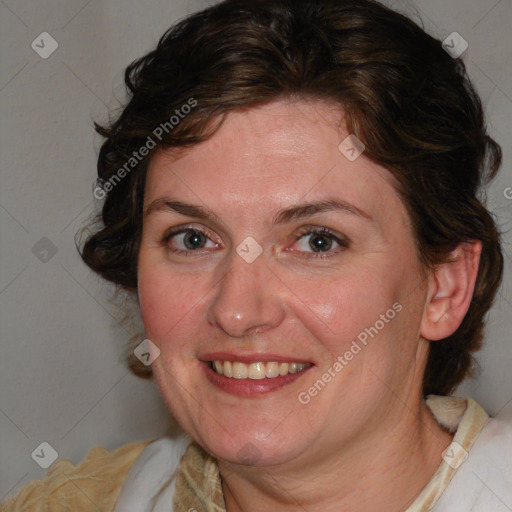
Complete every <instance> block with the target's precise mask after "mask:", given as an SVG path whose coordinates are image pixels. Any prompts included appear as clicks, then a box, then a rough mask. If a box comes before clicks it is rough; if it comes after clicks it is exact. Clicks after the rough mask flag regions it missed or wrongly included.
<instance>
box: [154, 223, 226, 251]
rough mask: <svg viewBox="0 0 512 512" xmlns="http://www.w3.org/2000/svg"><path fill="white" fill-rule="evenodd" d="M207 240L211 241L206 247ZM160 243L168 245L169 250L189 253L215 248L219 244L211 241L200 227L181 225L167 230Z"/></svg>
mask: <svg viewBox="0 0 512 512" xmlns="http://www.w3.org/2000/svg"><path fill="white" fill-rule="evenodd" d="M208 241H210V242H211V244H210V246H209V247H208V245H207V244H208ZM162 243H163V244H164V245H166V246H170V250H171V251H172V252H174V253H176V254H183V255H187V256H188V255H190V254H191V253H192V252H195V251H201V250H203V249H207V248H216V247H218V246H219V244H217V243H215V242H213V241H212V240H211V239H210V237H209V236H208V235H207V234H206V233H205V232H204V231H202V230H201V229H198V228H190V227H182V228H176V229H173V230H171V231H168V232H167V233H166V234H165V236H164V238H163V240H162Z"/></svg>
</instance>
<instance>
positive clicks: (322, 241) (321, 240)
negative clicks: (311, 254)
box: [310, 235, 332, 252]
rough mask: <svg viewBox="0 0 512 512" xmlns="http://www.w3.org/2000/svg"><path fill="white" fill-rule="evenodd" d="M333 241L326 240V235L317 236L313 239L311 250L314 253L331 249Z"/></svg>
mask: <svg viewBox="0 0 512 512" xmlns="http://www.w3.org/2000/svg"><path fill="white" fill-rule="evenodd" d="M331 244H332V242H331V240H330V239H328V238H326V237H325V236H324V235H317V236H314V237H312V238H311V244H310V245H311V248H312V249H313V251H315V252H318V251H320V250H322V249H325V248H327V249H329V248H330V247H331Z"/></svg>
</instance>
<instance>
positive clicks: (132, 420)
mask: <svg viewBox="0 0 512 512" xmlns="http://www.w3.org/2000/svg"><path fill="white" fill-rule="evenodd" d="M392 5H394V6H395V7H397V8H399V9H401V10H403V11H405V12H409V13H414V12H416V13H417V14H419V15H420V16H421V18H422V19H423V21H424V24H425V28H426V29H427V30H428V31H429V32H430V33H432V34H433V35H435V36H436V37H439V38H441V39H444V38H445V37H447V36H448V35H449V34H451V33H452V32H458V33H460V34H461V35H462V36H463V37H464V39H466V40H467V41H468V43H469V48H468V50H467V52H466V54H465V57H464V60H465V62H466V63H467V66H468V69H469V74H470V76H471V78H472V79H473V80H474V83H475V84H476V86H477V89H478V90H479V92H480V94H481V96H482V98H483V101H484V104H485V107H486V111H487V115H488V124H489V130H490V133H491V135H492V136H493V137H495V138H496V139H497V141H498V142H499V143H500V144H501V145H502V148H503V151H504V164H503V168H502V173H501V175H500V177H499V178H498V179H497V180H496V181H495V182H494V183H493V185H492V187H491V189H490V192H489V195H488V204H489V207H490V208H491V210H492V211H493V212H494V213H495V215H496V217H497V219H498V222H499V225H500V226H501V229H502V230H503V231H504V232H505V235H504V250H505V251H506V275H505V282H504V284H503V287H502V289H501V291H500V293H499V295H498V298H497V301H496V304H495V306H494V308H493V309H492V311H491V313H490V315H489V324H488V329H487V341H486V345H485V348H484V349H483V351H482V352H481V353H480V355H479V361H480V363H481V367H482V372H481V374H480V376H479V378H478V379H476V380H474V381H468V382H467V383H465V384H463V386H462V387H461V388H460V389H459V394H461V395H464V396H471V397H473V398H475V399H476V400H477V401H478V402H479V403H480V404H481V405H483V406H484V407H485V408H486V409H487V411H488V412H489V413H491V414H496V413H498V412H499V411H500V410H502V409H503V408H504V407H505V405H506V404H508V403H510V400H511V399H512V372H511V371H510V365H511V363H512V344H511V342H510V341H511V334H510V333H511V316H512V272H511V246H510V243H511V235H510V233H507V230H508V231H510V229H511V228H512V220H511V213H512V188H509V187H512V169H511V167H512V149H511V148H512V136H511V134H512V99H511V98H512V55H511V49H512V30H511V28H512V0H501V1H497V0H492V1H489V0H458V1H451V2H446V1H444V0H417V1H416V2H415V3H413V2H405V1H402V2H394V3H393V4H392ZM206 6H207V3H206V2H200V1H186V0H180V1H177V0H165V1H164V0H153V1H151V2H147V1H146V2H144V1H139V0H137V1H136V0H104V1H100V0H90V1H87V0H66V1H64V0H40V1H38V2H35V1H29V0H5V1H3V2H2V3H0V30H1V31H0V37H1V40H0V52H1V68H0V69H1V71H0V72H1V74H0V109H1V110H0V112H1V132H0V144H1V146H0V147H1V160H0V165H1V179H2V189H1V199H0V229H1V242H2V243H1V261H2V269H1V274H0V307H1V318H0V320H1V336H2V339H1V343H2V345H1V347H2V349H1V357H0V379H1V387H0V452H1V463H0V482H1V483H0V501H1V500H2V499H3V498H4V497H5V496H6V495H7V494H8V493H15V492H16V491H17V490H19V489H20V488H21V487H22V486H23V485H24V484H26V483H27V482H28V481H29V480H31V479H33V478H40V477H41V476H42V475H43V474H44V472H45V471H44V470H42V469H40V468H39V467H38V466H37V465H36V464H35V462H34V461H33V460H32V458H31V456H30V454H31V453H32V451H33V450H34V449H35V448H36V447H37V446H38V445H39V444H40V443H41V442H43V441H47V442H49V443H50V444H51V445H52V446H53V447H54V448H55V449H56V450H57V452H58V454H59V457H60V458H69V459H71V460H72V461H73V462H74V463H78V462H79V461H80V460H82V459H83V457H84V456H85V455H86V453H87V452H88V450H89V449H90V448H91V447H92V446H94V445H103V446H105V447H107V448H109V449H113V448H116V447H118V446H120V445H122V444H124V443H127V442H130V441H135V440H142V439H152V438H155V437H159V436H161V435H162V434H163V433H165V432H166V431H167V430H168V429H169V426H170V425H171V419H170V416H169V414H168V413H167V411H166V409H165V407H164V406H163V404H162V401H161V400H160V398H159V394H158V392H157V391H156V387H155V385H154V384H153V383H152V382H148V381H142V380H140V379H137V378H135V377H133V376H132V375H131V374H129V373H128V370H127V369H126V368H125V366H124V364H123V361H122V359H123V353H124V351H123V345H124V343H125V341H126V340H127V339H128V338H129V337H130V335H131V334H132V332H131V331H130V329H129V328H128V327H120V326H119V323H118V320H117V314H116V309H115V306H114V305H113V304H112V303H111V302H110V301H109V288H108V287H106V286H105V285H104V284H102V283H101V282H100V281H99V279H98V278H96V277H94V276H92V275H91V273H90V272H89V271H88V269H87V268H86V267H85V265H84V264H83V263H82V262H81V260H80V258H79V256H78V254H77V251H76V248H75V243H74V235H75V233H76V232H77V230H78V229H79V228H80V227H81V226H82V225H83V224H84V222H85V221H86V219H87V217H88V216H89V215H90V214H91V212H92V211H93V209H94V207H96V206H98V205H99V203H98V202H97V201H95V200H94V198H93V195H92V189H93V183H94V180H95V165H96V157H97V151H98V148H99V143H100V140H99V139H98V137H97V136H95V135H94V132H93V128H92V123H93V120H98V121H104V120H105V119H106V118H107V112H108V110H109V109H112V108H114V107H115V106H116V105H118V104H119V101H120V100H121V101H122V99H123V98H124V92H123V88H122V87H120V85H121V84H122V73H123V70H124V68H125V67H126V65H127V64H129V63H130V62H131V61H132V60H133V59H135V58H137V57H139V56H142V55H143V54H145V53H146V52H147V51H148V50H150V49H151V48H152V47H153V46H154V45H155V44H156V42H157V40H158V38H159V37H160V36H161V35H162V33H163V32H164V31H165V30H166V29H167V28H168V27H169V26H170V25H171V24H172V23H173V22H174V21H175V20H177V19H178V18H181V17H183V16H185V15H186V14H188V13H190V12H192V11H195V10H197V9H199V8H202V7H206ZM45 31H46V32H48V33H49V34H51V36H52V37H53V38H54V39H55V40H56V41H57V43H58V49H57V50H56V51H55V52H54V53H53V54H52V55H51V56H50V57H49V58H47V59H43V58H41V57H40V56H39V55H38V54H37V53H36V52H35V51H34V50H33V49H32V48H31V43H32V41H34V40H36V37H37V36H38V35H39V34H41V33H42V32H45ZM47 48H48V46H47ZM507 196H508V197H507ZM36 244H37V245H36ZM34 246H35V249H34ZM45 251H46V252H45ZM53 253H55V254H53ZM41 258H42V259H43V260H44V259H45V258H46V259H47V261H46V262H44V261H41Z"/></svg>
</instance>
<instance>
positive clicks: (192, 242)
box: [185, 231, 201, 249]
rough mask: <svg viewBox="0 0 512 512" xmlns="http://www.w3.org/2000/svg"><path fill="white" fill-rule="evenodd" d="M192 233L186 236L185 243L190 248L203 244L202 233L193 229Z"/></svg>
mask: <svg viewBox="0 0 512 512" xmlns="http://www.w3.org/2000/svg"><path fill="white" fill-rule="evenodd" d="M190 233H191V235H189V236H186V237H185V245H186V246H187V247H188V248H189V249H197V248H198V247H200V246H201V233H199V232H197V231H191V232H190Z"/></svg>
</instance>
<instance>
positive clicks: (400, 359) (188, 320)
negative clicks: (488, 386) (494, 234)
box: [138, 100, 479, 512]
mask: <svg viewBox="0 0 512 512" xmlns="http://www.w3.org/2000/svg"><path fill="white" fill-rule="evenodd" d="M342 118H343V113H342V112H341V111H340V110H336V109H334V108H333V106H332V105H329V104H326V103H323V102H320V101H316V100H311V101H306V100H299V101H291V100H280V101H275V102H272V103H270V104H267V105H265V106H260V107H257V108H254V109H251V110H247V111H243V112H231V113H229V114H228V116H227V118H226V120H225V122H224V124H223V126H222V127H221V128H220V130H219V131H218V132H217V133H216V134H215V135H214V136H213V137H212V138H211V139H210V140H208V141H206V142H204V143H201V144H199V145H197V146H195V147H193V148H192V149H190V150H187V151H185V152H183V153H180V154H176V153H174V154H171V153H170V152H169V151H160V152H159V153H157V154H156V155H155V156H154V157H153V159H152V162H151V163H150V166H149V169H148V176H147V181H146V191H145V211H146V210H147V209H148V207H150V205H152V206H151V207H150V210H151V211H150V212H149V213H148V214H147V215H145V218H144V227H143V236H142V241H141V247H140V255H139V261H138V280H139V288H138V290H139V303H140V308H141V313H142V318H143V321H144V325H145V328H146V337H147V338H149V339H150V340H151V341H152V342H153V343H154V344H155V345H157V346H158V347H159V349H160V351H161V354H160V356H159V357H158V358H157V359H156V360H155V362H154V363H153V370H154V374H155V377H156V380H157V382H158V385H159V388H160V390H161V393H162V395H163V397H164V399H165V400H166V403H167V404H168V407H169V408H170V409H171V411H172V412H173V414H174V416H175V417H176V419H177V420H178V422H179V423H180V424H181V426H182V427H183V429H184V430H185V431H186V432H188V433H189V434H190V435H191V436H192V437H193V438H194V439H196V440H197V442H199V444H201V445H202V446H203V447H204V448H205V449H206V450H207V451H208V452H210V453H211V454H213V455H214V456H216V457H218V458H219V467H220V470H221V474H222V476H223V490H224V494H225V499H226V503H227V509H228V511H229V512H233V511H237V510H243V511H244V512H250V511H252V510H261V507H263V506H266V507H274V508H273V509H274V510H275V509H276V507H278V509H279V510H290V511H291V510H304V508H305V509H306V510H322V511H330V510H337V511H338V512H339V511H340V510H352V511H354V510H365V511H367V512H368V511H370V512H371V511H373V510H376V511H377V510H378V511H380V512H386V511H388V510H389V511H393V512H396V511H398V510H405V509H406V508H407V505H408V504H410V503H411V502H412V501H413V500H414V498H415V497H416V496H417V495H418V493H419V492H420V491H421V489H422V488H423V487H424V485H426V483H427V482H428V480H429V479H430V478H431V476H432V474H433V473H434V472H435V470H436V469H437V466H438V465H439V464H440V462H441V453H442V451H443V450H444V449H445V448H446V447H447V446H448V445H449V444H450V442H451V439H452V437H451V436H450V435H449V434H447V433H446V432H444V431H443V430H442V429H441V428H440V427H439V426H438V424H437V423H436V421H435V419H434V418H433V417H432V415H431V414H430V413H429V411H428V410H427V408H426V406H425V405H424V403H423V401H422V394H421V387H422V376H423V370H424V366H425V363H426V358H427V355H428V346H429V342H428V341H427V339H431V340H435V339H441V338H442V337H446V336H447V335H449V334H450V332H453V331H454V330H455V329H456V328H457V326H458V324H459V323H460V321H461V320H462V318H463V316H464V314H465V312H466V311H467V308H468V307H469V301H470V299H471V294H472V291H473V289H472V286H473V285H474V280H475V278H476V270H475V269H476V268H477V267H478V254H479V245H478V244H474V245H472V246H469V247H468V248H459V249H458V250H457V251H455V252H454V258H453V260H454V261H453V263H450V264H446V265H444V266H440V268H439V269H438V271H437V272H436V273H425V272H422V268H421V266H420V263H419V260H418V257H417V251H416V247H415V242H414V237H413V233H412V229H411V224H410V220H409V216H408V214H407V212H406V209H405V206H404V205H403V203H402V201H401V199H400V197H399V195H398V193H397V192H396V190H395V188H394V187H393V182H392V177H391V174H390V173H389V172H388V171H386V170H385V169H384V168H382V167H380V166H378V165H377V164H375V163H372V162H371V161H369V160H368V159H367V158H365V156H364V153H363V154H362V155H361V156H360V157H359V158H357V159H356V160H355V161H349V160H348V159H347V158H346V157H345V156H344V155H343V154H342V153H341V152H340V150H339V149H338V145H339V144H340V142H341V141H342V140H344V139H345V137H347V135H348V133H347V132H346V130H345V129H344V127H343V125H342V123H340V120H341V119H342ZM161 198H168V199H172V200H179V201H182V202H186V203H191V204H194V205H197V206H200V207H202V208H206V209H208V210H210V211H212V212H213V213H214V214H215V215H216V217H211V218H209V219H200V218H197V217H191V216H188V215H182V214H178V213H176V212H173V211H171V210H166V209H165V208H162V207H161V204H162V202H161V201H160V202H158V200H160V199H161ZM328 199H336V200H339V201H340V200H342V201H345V202H347V203H349V204H350V205H352V206H353V211H325V212H320V213H316V214H314V215H312V216H308V217H304V218H299V219H293V220H290V221H289V222H286V223H284V224H279V225H273V224H272V221H273V218H274V216H275V215H276V214H277V212H278V211H279V210H281V209H284V208H287V207H290V206H292V205H296V204H300V203H305V202H312V201H318V200H328ZM159 205H160V207H159ZM355 209H357V210H359V211H361V212H365V213H364V214H361V213H358V212H357V211H356V210H355ZM366 216H368V217H370V218H367V217H366ZM177 227H187V228H190V229H198V230H202V231H204V232H205V234H206V236H205V237H203V239H202V240H203V245H202V247H201V248H200V249H195V250H193V249H190V248H187V246H186V245H185V238H186V235H184V234H177V235H175V236H174V237H173V238H170V239H167V240H164V238H165V235H166V233H168V232H169V230H170V229H171V228H177ZM311 227H317V228H322V227H325V228H328V229H329V230H331V231H333V232H334V234H335V236H337V237H339V238H340V239H341V240H345V241H347V240H348V242H346V243H344V244H343V245H339V244H338V243H337V242H336V241H335V239H333V238H330V237H329V236H325V235H320V240H321V241H324V242H327V243H329V242H332V245H331V246H328V247H329V248H328V249H327V250H326V252H314V250H313V248H314V245H313V244H312V241H314V240H315V239H316V237H318V236H319V235H314V234H307V232H308V230H309V228H311ZM247 237H252V238H254V239H255V240H256V241H257V242H258V244H259V245H260V246H261V247H262V249H263V252H262V254H261V255H260V256H259V257H258V258H256V260H255V261H253V262H252V263H247V262H246V261H245V260H244V259H242V258H241V257H240V256H239V255H238V254H237V252H236V249H237V247H238V246H239V245H240V244H241V243H242V242H243V241H244V240H245V239H246V238H247ZM299 237H300V238H299ZM297 238H299V239H298V240H297ZM176 250H182V251H188V253H187V254H188V255H181V254H177V253H176V252H175V251H176ZM322 256H323V257H322ZM393 304H395V305H396V304H399V305H400V306H401V310H400V311H399V312H397V313H396V315H394V318H393V319H391V320H389V321H388V322H385V323H384V327H382V328H380V329H378V334H377V335H374V337H373V338H370V337H369V338H368V342H367V345H366V346H364V345H361V344H360V346H361V350H360V351H359V352H358V353H357V354H356V355H354V356H353V358H352V359H351V360H350V361H347V364H346V365H344V366H343V369H342V370H341V371H338V372H334V373H335V376H334V377H332V378H331V381H330V382H329V383H328V384H327V385H326V386H325V387H323V389H322V390H321V391H320V392H318V393H317V394H316V396H314V397H311V400H310V401H309V402H308V403H307V404H304V403H301V402H300V401H299V400H298V395H299V393H301V392H305V391H307V390H308V389H309V388H311V386H313V385H314V383H315V382H316V381H318V379H321V378H322V375H323V374H324V373H325V372H327V371H328V369H329V368H331V369H332V367H333V364H334V363H335V361H336V360H337V358H338V356H343V355H344V354H345V353H346V352H347V351H348V350H349V349H350V347H351V344H352V342H353V341H354V340H355V339H357V336H358V335H360V333H362V332H363V331H364V330H365V329H366V328H369V327H371V326H375V325H376V322H377V321H378V320H379V319H381V318H382V317H381V315H385V314H386V312H387V311H388V310H389V309H392V306H393ZM378 325H379V326H380V324H378ZM213 351H223V352H229V353H232V354H238V355H240V354H241V355H254V354H262V353H272V354H278V355H281V356H283V357H285V358H286V359H289V360H290V361H295V360H301V361H309V362H311V363H312V364H313V365H314V366H313V367H312V368H310V369H309V370H307V372H305V373H304V374H303V375H302V376H300V378H298V379H297V380H295V381H294V382H293V383H292V384H290V385H288V386H285V387H283V388H282V389H280V390H277V391H274V392H271V393H267V394H264V395H260V396H249V397H241V396H236V395H233V394H230V393H227V392H225V391H221V390H219V389H218V388H217V387H215V386H214V385H212V384H211V383H210V381H209V380H208V379H207V377H206V373H205V368H204V364H203V363H201V361H200V360H201V359H202V358H203V356H204V355H205V354H207V353H208V352H213ZM345 360H346V359H345ZM255 361H258V358H255ZM331 371H332V370H331ZM248 451H250V452H251V453H253V458H254V460H253V462H252V463H251V464H244V463H243V456H244V454H247V452H248ZM269 509H270V508H269Z"/></svg>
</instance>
